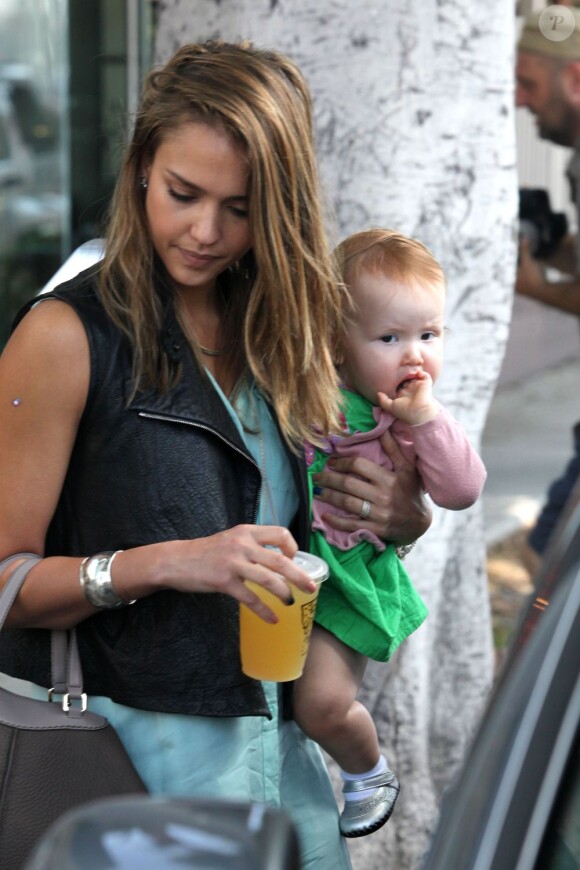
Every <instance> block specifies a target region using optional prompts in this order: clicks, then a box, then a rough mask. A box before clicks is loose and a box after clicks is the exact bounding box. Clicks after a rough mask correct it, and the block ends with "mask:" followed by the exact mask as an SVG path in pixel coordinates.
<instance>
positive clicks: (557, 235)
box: [519, 187, 568, 260]
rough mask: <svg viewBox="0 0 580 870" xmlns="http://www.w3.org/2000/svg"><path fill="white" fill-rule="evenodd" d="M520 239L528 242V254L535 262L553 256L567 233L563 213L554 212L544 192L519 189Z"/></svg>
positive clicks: (566, 222)
mask: <svg viewBox="0 0 580 870" xmlns="http://www.w3.org/2000/svg"><path fill="white" fill-rule="evenodd" d="M519 219H520V238H525V239H527V240H528V246H529V250H530V254H531V255H532V257H535V259H537V260H543V259H546V257H550V256H551V255H552V254H554V253H555V252H556V251H557V249H558V247H559V245H560V242H561V241H562V239H563V238H564V236H565V235H566V234H567V232H568V218H567V216H566V215H565V214H564V212H554V211H552V208H551V206H550V197H549V195H548V192H547V191H546V190H538V189H534V188H528V187H521V188H520V212H519Z"/></svg>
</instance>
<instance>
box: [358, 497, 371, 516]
mask: <svg viewBox="0 0 580 870" xmlns="http://www.w3.org/2000/svg"><path fill="white" fill-rule="evenodd" d="M370 513H371V503H370V501H367V500H366V498H365V499H363V503H362V505H361V508H360V513H359V517H360V518H361V520H368V518H369V516H370Z"/></svg>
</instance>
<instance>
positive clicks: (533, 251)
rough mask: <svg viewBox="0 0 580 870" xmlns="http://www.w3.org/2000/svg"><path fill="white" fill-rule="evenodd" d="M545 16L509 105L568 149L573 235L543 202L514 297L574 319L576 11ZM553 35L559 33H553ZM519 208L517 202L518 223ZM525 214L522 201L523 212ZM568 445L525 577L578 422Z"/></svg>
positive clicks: (534, 23)
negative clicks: (551, 272)
mask: <svg viewBox="0 0 580 870" xmlns="http://www.w3.org/2000/svg"><path fill="white" fill-rule="evenodd" d="M547 11H548V10H544V13H536V14H533V15H530V16H529V17H528V18H527V19H526V21H525V23H524V26H523V29H522V33H521V36H520V40H519V42H518V47H517V48H518V51H517V64H516V105H517V106H523V107H525V108H527V109H528V110H529V111H530V112H531V113H532V114H533V115H534V116H535V118H536V124H537V129H538V134H539V135H540V136H541V138H543V139H547V140H549V141H550V142H554V143H556V144H557V145H564V146H566V147H569V148H573V149H574V150H573V152H572V157H571V159H570V162H569V164H568V167H567V170H566V174H567V176H568V179H569V181H570V192H571V199H572V201H573V203H574V206H575V209H576V218H577V220H576V224H577V230H576V232H575V233H573V234H571V233H566V232H564V231H563V227H562V222H561V221H560V223H559V225H558V223H557V221H556V220H555V219H556V218H558V217H559V216H557V215H554V214H553V213H550V210H549V206H547V209H548V213H546V203H547V202H548V200H547V198H546V200H545V202H544V203H543V206H544V207H543V209H542V214H540V215H539V216H538V215H536V218H537V219H536V221H535V227H536V231H537V233H539V234H540V235H541V234H542V232H544V234H547V236H548V238H547V239H545V240H544V241H545V242H546V244H545V245H544V246H543V248H542V246H541V245H538V244H534V235H533V234H532V235H530V234H528V233H526V232H522V234H521V238H520V249H519V261H518V271H517V276H516V286H515V289H516V292H517V293H520V294H521V295H523V296H528V297H530V298H532V299H536V300H537V301H538V302H542V303H544V304H545V305H550V306H552V307H554V308H559V309H560V310H561V311H564V312H567V313H568V314H573V315H576V316H580V10H579V9H572V8H568V9H567V15H566V16H565V20H564V19H563V18H562V17H560V19H558V18H556V17H555V16H552V17H551V18H550V17H548V18H547V16H546V12H547ZM558 27H560V28H562V27H565V28H566V29H565V30H564V31H561V32H560V33H556V28H558ZM570 30H571V32H570V33H569V35H566V36H565V38H562V36H564V34H568V32H569V31H570ZM556 35H557V36H558V38H557V39H556V38H555V36H556ZM522 193H523V192H522ZM536 193H541V192H539V191H536ZM523 205H524V203H523V200H522V199H520V216H522V206H523ZM529 206H530V202H529V200H528V201H527V202H526V204H525V207H529ZM526 217H532V223H534V219H533V218H534V216H532V215H527V216H526ZM564 229H565V227H564ZM537 233H536V235H537ZM536 241H537V239H536ZM547 266H550V267H553V268H554V269H557V270H558V271H559V272H561V273H563V276H562V280H560V281H552V280H549V279H548V277H547V276H546V272H545V269H546V267H547ZM573 437H574V456H573V457H572V459H571V461H570V462H569V463H568V465H567V467H566V469H565V470H564V472H563V474H562V476H561V477H560V478H558V480H556V481H554V482H553V483H552V484H551V486H550V488H549V490H548V496H547V501H546V504H545V505H544V507H543V508H542V511H541V512H540V516H539V517H538V520H537V522H536V525H535V526H534V528H533V529H532V531H531V533H530V535H529V538H528V543H529V547H530V550H531V552H529V553H528V560H527V561H528V566H529V568H530V570H531V571H532V572H533V573H534V572H535V571H536V570H537V568H538V567H539V564H540V560H541V556H542V554H543V552H544V550H545V547H546V545H547V543H548V540H549V537H550V535H551V532H552V530H553V528H554V526H555V524H556V523H557V521H558V519H559V517H560V513H561V511H562V509H563V508H564V506H565V504H566V502H567V500H568V497H569V495H570V493H571V491H572V489H573V487H574V485H575V483H576V481H577V480H578V476H579V472H580V421H579V423H577V424H576V426H575V427H574V433H573Z"/></svg>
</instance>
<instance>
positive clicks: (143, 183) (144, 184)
mask: <svg viewBox="0 0 580 870" xmlns="http://www.w3.org/2000/svg"><path fill="white" fill-rule="evenodd" d="M139 184H140V186H141V187H142V188H143V190H147V188H148V187H149V184H148V182H147V179H146V178H145V176H144V175H142V176H141V178H140V179H139Z"/></svg>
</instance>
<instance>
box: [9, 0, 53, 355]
mask: <svg viewBox="0 0 580 870" xmlns="http://www.w3.org/2000/svg"><path fill="white" fill-rule="evenodd" d="M65 36H66V2H65V0H45V2H44V3H42V4H40V3H38V2H34V0H2V3H1V4H0V313H1V322H0V343H3V341H4V339H5V336H6V333H7V329H8V324H9V322H10V320H11V318H12V317H13V315H14V314H15V313H16V311H17V310H18V308H19V307H20V304H21V303H22V301H24V299H27V298H28V297H30V296H31V295H33V293H34V291H35V290H36V288H38V287H39V286H42V283H43V282H44V281H45V280H46V278H47V277H48V276H49V275H50V274H51V273H52V272H53V271H54V268H55V266H56V265H58V263H59V262H60V260H61V257H62V254H63V250H64V249H65V247H66V244H67V228H68V226H69V215H68V196H67V188H68V182H67V177H66V165H65V161H64V150H65V142H66V129H65V127H64V124H63V117H64V112H63V102H64V99H65V93H66V66H67V57H66V42H65Z"/></svg>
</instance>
